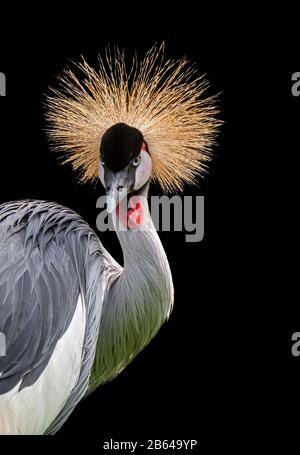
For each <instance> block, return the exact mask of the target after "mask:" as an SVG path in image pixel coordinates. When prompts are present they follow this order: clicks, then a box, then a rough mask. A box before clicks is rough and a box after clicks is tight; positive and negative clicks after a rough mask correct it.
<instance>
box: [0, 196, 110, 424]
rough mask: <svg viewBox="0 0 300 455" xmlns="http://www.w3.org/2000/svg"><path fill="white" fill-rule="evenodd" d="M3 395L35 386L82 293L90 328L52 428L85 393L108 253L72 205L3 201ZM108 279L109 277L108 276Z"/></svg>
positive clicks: (0, 366)
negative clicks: (77, 373)
mask: <svg viewBox="0 0 300 455" xmlns="http://www.w3.org/2000/svg"><path fill="white" fill-rule="evenodd" d="M0 223H1V229H0V332H2V333H4V335H5V339H6V356H4V357H0V394H3V393H6V392H8V391H9V390H11V389H12V388H13V387H15V386H16V385H17V384H19V383H20V385H19V390H21V389H22V388H24V387H26V386H30V385H31V384H33V383H34V382H35V381H36V380H37V378H38V377H39V376H40V375H41V373H42V372H43V370H44V369H45V367H46V366H47V364H48V362H49V360H50V358H51V355H52V353H53V351H54V349H55V346H56V344H57V341H58V340H59V339H60V338H61V337H62V336H63V334H64V333H65V331H66V330H67V328H68V326H69V324H70V322H71V320H72V317H73V315H74V311H75V308H76V305H77V300H78V296H79V294H80V293H81V295H82V296H83V301H84V303H85V306H86V320H87V328H86V333H85V340H84V352H83V357H82V368H81V372H80V378H79V382H78V384H77V386H76V387H75V389H74V390H73V392H72V394H71V396H70V397H69V399H68V401H67V403H66V404H65V407H64V408H63V410H62V411H61V413H60V415H59V416H58V417H57V419H56V420H55V422H53V424H52V425H51V428H50V429H48V432H49V433H53V432H55V431H57V430H58V429H59V428H60V426H61V425H62V423H63V422H64V421H65V420H66V418H67V417H68V415H69V414H70V413H71V411H72V410H73V408H74V407H75V406H76V404H77V403H78V401H79V400H80V398H81V397H82V396H83V394H84V393H85V390H86V388H87V385H88V379H89V374H90V370H91V367H92V362H93V358H94V352H95V346H96V340H97V334H98V329H99V319H100V314H101V305H102V300H103V292H104V288H103V286H104V285H105V281H104V280H101V279H100V277H101V276H102V275H104V274H105V270H106V263H107V262H109V255H108V254H106V252H105V250H104V249H103V247H102V245H101V244H100V242H99V240H98V238H97V236H96V234H95V233H94V232H93V231H92V230H91V229H90V227H89V226H88V225H87V224H86V223H85V222H84V221H83V220H82V219H81V218H80V217H79V215H77V214H76V213H74V212H73V211H71V210H69V209H67V208H65V207H62V206H60V205H58V204H55V203H49V202H44V201H18V202H10V203H7V204H4V205H2V206H0ZM103 278H104V276H103Z"/></svg>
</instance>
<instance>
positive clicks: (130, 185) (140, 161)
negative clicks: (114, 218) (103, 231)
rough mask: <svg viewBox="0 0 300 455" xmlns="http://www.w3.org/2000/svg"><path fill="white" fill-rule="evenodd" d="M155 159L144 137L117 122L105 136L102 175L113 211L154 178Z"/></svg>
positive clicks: (133, 129) (108, 203) (101, 159)
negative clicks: (152, 173) (153, 165)
mask: <svg viewBox="0 0 300 455" xmlns="http://www.w3.org/2000/svg"><path fill="white" fill-rule="evenodd" d="M151 172H152V160H151V156H150V154H149V151H148V147H147V144H146V142H145V140H144V137H143V134H142V133H141V132H140V131H139V130H138V129H137V128H134V127H131V126H128V125H126V124H125V123H117V124H115V125H113V126H112V127H110V128H109V129H108V130H107V131H106V132H105V133H104V134H103V137H102V140H101V146H100V163H99V176H100V181H101V183H102V185H103V186H104V188H106V194H107V211H108V212H109V213H110V212H112V211H113V210H114V209H115V208H116V207H117V206H118V204H119V203H120V202H121V200H122V199H123V198H124V197H125V196H127V195H128V194H132V193H133V194H134V193H136V192H137V191H138V190H140V189H141V188H142V187H144V186H145V185H146V184H147V183H148V182H149V181H150V178H151Z"/></svg>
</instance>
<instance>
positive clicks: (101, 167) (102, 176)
mask: <svg viewBox="0 0 300 455" xmlns="http://www.w3.org/2000/svg"><path fill="white" fill-rule="evenodd" d="M99 177H100V182H101V183H102V185H103V186H104V188H106V186H105V182H104V167H103V166H102V164H101V163H99Z"/></svg>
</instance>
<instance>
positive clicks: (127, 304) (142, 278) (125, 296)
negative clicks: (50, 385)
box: [91, 198, 174, 389]
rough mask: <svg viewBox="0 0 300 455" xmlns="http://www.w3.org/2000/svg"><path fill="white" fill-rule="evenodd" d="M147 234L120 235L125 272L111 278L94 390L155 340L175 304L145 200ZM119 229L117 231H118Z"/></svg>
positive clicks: (166, 264)
mask: <svg viewBox="0 0 300 455" xmlns="http://www.w3.org/2000/svg"><path fill="white" fill-rule="evenodd" d="M143 201H144V202H143V208H144V213H145V224H144V226H145V227H144V229H143V230H138V231H131V230H127V231H120V230H119V229H117V228H116V232H117V235H118V238H119V241H120V243H121V246H122V249H123V256H124V269H122V268H119V269H115V270H114V271H112V272H111V273H110V274H109V277H108V285H107V292H106V297H105V300H104V303H103V310H102V316H101V322H100V329H99V337H98V344H97V352H96V357H95V362H94V370H93V373H92V377H91V388H92V389H95V388H96V387H97V386H98V385H100V384H101V383H103V382H106V381H108V380H110V379H112V378H113V377H115V376H116V375H117V374H118V373H119V372H120V371H122V370H123V368H125V366H126V365H127V364H128V363H129V362H131V361H132V360H133V359H134V357H135V356H136V355H137V354H138V353H139V352H140V351H141V350H142V349H143V348H144V347H145V346H146V345H147V344H148V343H149V341H150V340H151V339H152V338H153V337H154V336H155V334H156V333H157V331H158V330H159V328H160V327H161V325H162V324H163V322H164V321H165V320H166V319H167V318H168V316H169V314H170V311H171V309H172V305H173V295H174V292H173V283H172V276H171V272H170V267H169V264H168V260H167V257H166V254H165V252H164V249H163V247H162V244H161V242H160V239H159V237H158V235H157V232H156V230H155V228H154V225H153V222H152V220H151V217H150V214H149V208H148V203H147V200H146V198H145V199H143ZM115 227H116V226H115Z"/></svg>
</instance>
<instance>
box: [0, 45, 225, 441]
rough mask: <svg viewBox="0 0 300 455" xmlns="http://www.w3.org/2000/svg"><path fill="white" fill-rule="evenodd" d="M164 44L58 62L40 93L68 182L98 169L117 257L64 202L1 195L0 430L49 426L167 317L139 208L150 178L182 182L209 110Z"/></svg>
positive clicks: (198, 162)
mask: <svg viewBox="0 0 300 455" xmlns="http://www.w3.org/2000/svg"><path fill="white" fill-rule="evenodd" d="M163 53H164V51H163V46H158V47H157V46H154V47H153V48H152V49H151V50H150V51H149V52H148V53H147V54H146V56H145V58H144V59H143V60H141V61H138V60H137V59H136V58H134V59H133V61H132V64H131V66H130V67H129V69H128V65H127V64H126V62H125V55H124V53H123V52H120V51H118V50H117V49H116V50H115V51H114V53H110V52H107V53H106V56H105V57H104V58H103V59H101V58H100V60H99V68H98V69H97V70H94V69H92V68H91V67H90V66H89V65H88V64H87V63H86V62H85V61H84V60H83V61H82V62H81V63H79V64H78V65H77V72H80V76H79V77H78V76H76V75H75V74H74V72H72V71H70V70H69V69H67V70H66V71H65V72H64V74H63V75H62V76H61V78H60V84H59V86H58V88H57V89H54V90H53V92H52V93H51V95H50V96H49V97H48V98H47V105H48V111H47V125H48V134H49V137H50V142H51V145H52V148H53V149H54V150H55V151H58V152H60V153H61V154H63V156H64V162H70V163H71V164H72V166H73V168H74V170H75V171H78V172H79V174H78V175H79V179H80V182H83V183H85V182H87V181H95V179H98V178H100V180H101V182H102V184H103V186H104V188H105V189H106V193H107V196H108V211H109V212H111V215H112V217H113V220H114V225H115V230H116V233H117V236H118V238H119V241H120V244H121V247H122V250H123V257H124V265H123V267H121V266H120V265H119V264H118V263H117V262H116V261H115V260H114V259H113V258H112V257H111V256H110V254H109V253H108V252H107V251H106V250H105V249H104V247H103V246H102V244H101V242H100V240H99V239H98V237H97V235H96V234H95V232H94V231H93V230H92V229H91V228H90V227H89V226H88V225H87V223H86V222H85V221H84V220H83V219H82V218H81V217H80V216H79V215H78V214H77V213H75V212H73V211H72V210H70V209H68V208H66V207H63V206H61V205H58V204H56V203H54V202H46V201H39V200H22V201H15V202H7V203H5V204H3V205H2V206H0V333H1V334H2V337H4V339H5V343H6V346H5V348H6V351H5V354H6V355H5V356H1V357H0V434H5V435H6V434H12V435H26V434H53V433H55V432H56V431H57V430H59V428H60V427H61V426H62V425H63V423H64V422H65V420H66V419H67V418H68V416H69V415H70V414H71V412H72V411H73V410H74V408H75V406H76V405H77V404H78V402H79V401H80V400H81V399H82V398H83V397H84V396H85V395H87V394H89V393H91V392H92V391H93V390H95V388H97V387H98V386H99V385H100V384H102V383H104V382H106V381H109V380H111V379H112V378H114V377H115V376H116V375H117V374H119V373H120V372H121V371H122V370H123V369H124V368H125V367H126V365H128V364H129V363H130V362H131V361H132V360H133V359H134V357H135V356H136V355H137V354H138V353H139V352H140V351H141V350H142V349H143V348H144V347H145V346H146V345H147V344H148V343H149V341H150V340H151V339H152V338H153V337H154V336H155V334H156V333H157V331H158V330H159V328H160V327H161V325H162V324H163V322H164V321H165V320H166V319H167V318H168V317H169V314H170V312H171V309H172V305H173V283H172V277H171V272H170V268H169V264H168V260H167V257H166V254H165V252H164V249H163V247H162V244H161V242H160V239H159V237H158V235H157V232H156V230H155V228H154V225H153V223H152V220H151V216H150V214H149V209H148V203H147V193H148V187H149V183H150V180H151V179H153V180H154V182H156V183H158V184H159V185H160V186H161V188H162V190H163V191H165V192H172V191H180V190H182V188H183V184H184V183H185V182H187V183H189V184H191V183H194V182H195V181H196V177H197V176H198V175H199V174H200V173H201V172H202V171H203V170H205V167H206V162H207V161H208V160H209V158H210V156H211V153H210V150H211V146H212V144H213V143H214V138H215V133H216V132H217V130H218V126H219V121H218V120H217V118H216V116H215V114H216V112H217V111H216V107H215V100H214V99H213V98H212V97H207V98H204V97H203V92H204V91H205V90H206V88H207V84H206V82H205V81H204V80H203V78H201V77H198V76H197V75H196V73H195V69H194V68H193V67H192V66H190V65H189V64H188V62H187V60H186V59H182V60H179V61H174V60H167V61H166V60H165V58H164V56H163ZM124 200H126V209H125V212H124V211H123V212H122V211H121V202H122V201H124ZM128 207H129V209H128V210H127V208H128Z"/></svg>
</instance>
